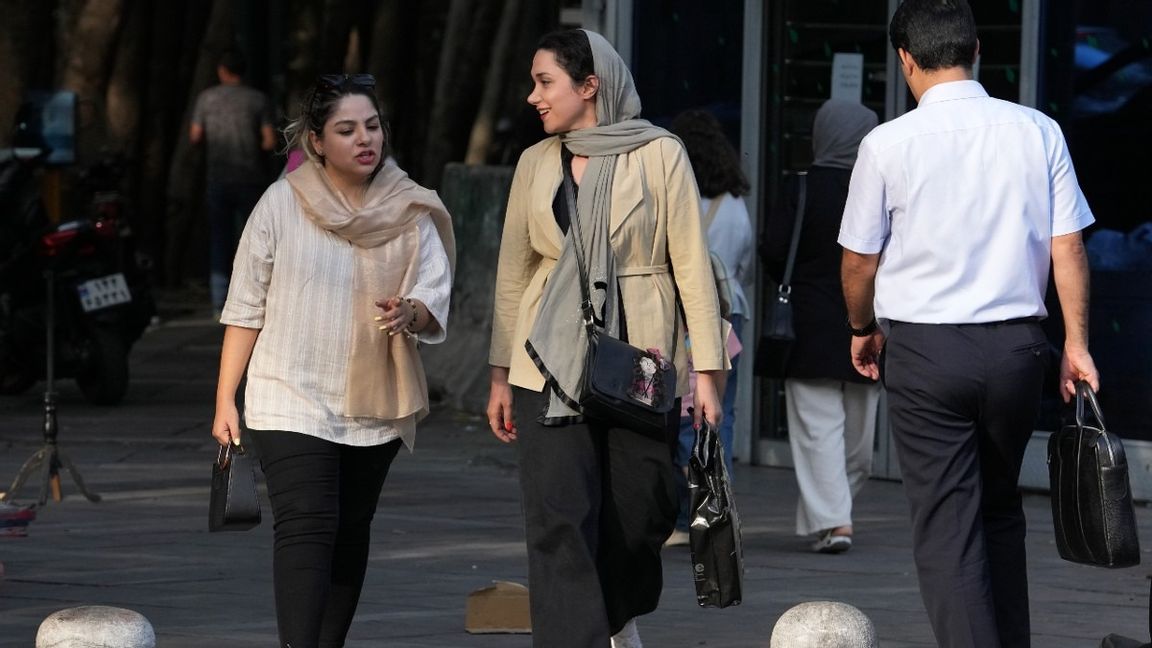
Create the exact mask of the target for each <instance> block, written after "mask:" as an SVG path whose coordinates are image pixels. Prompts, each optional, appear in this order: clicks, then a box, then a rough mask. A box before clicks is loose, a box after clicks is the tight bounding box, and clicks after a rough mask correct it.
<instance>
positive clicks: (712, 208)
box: [700, 194, 724, 233]
mask: <svg viewBox="0 0 1152 648" xmlns="http://www.w3.org/2000/svg"><path fill="white" fill-rule="evenodd" d="M723 201H724V194H720V195H719V196H716V197H715V198H713V199H712V200H711V202H709V203H708V211H706V212H704V219H703V220H701V221H700V222H701V224H702V225H703V226H704V232H705V233H707V232H708V228H709V227H712V221H714V220H716V211H717V210H719V209H720V203H721V202H723Z"/></svg>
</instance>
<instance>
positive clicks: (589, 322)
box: [560, 164, 680, 363]
mask: <svg viewBox="0 0 1152 648" xmlns="http://www.w3.org/2000/svg"><path fill="white" fill-rule="evenodd" d="M560 166H561V167H563V169H564V194H565V199H566V201H567V203H568V227H569V228H570V229H571V230H572V245H573V247H575V248H576V267H577V268H579V270H580V312H581V313H583V315H584V327H585V328H586V329H587V330H588V340H589V343H591V340H592V332H593V330H594V328H595V327H596V313H595V311H593V310H592V296H591V294H589V292H588V267H587V266H586V265H585V263H584V238H583V237H582V236H581V235H580V216H579V214H578V213H577V209H576V181H575V180H574V179H573V178H572V167H571V165H570V164H561V165H560ZM609 245H611V243H609ZM673 276H675V275H673ZM672 283H673V287H675V283H676V282H675V279H673V282H672ZM676 301H677V303H679V302H680V291H679V290H678V289H677V291H676ZM672 326H673V328H672V353H671V357H669V358H668V362H669V363H674V362H675V358H676V351H677V350H679V348H680V318H679V317H677V316H676V315H673V325H672Z"/></svg>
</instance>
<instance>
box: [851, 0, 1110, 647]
mask: <svg viewBox="0 0 1152 648" xmlns="http://www.w3.org/2000/svg"><path fill="white" fill-rule="evenodd" d="M889 36H890V38H891V40H892V46H893V47H894V48H895V49H896V51H897V54H898V56H899V58H900V67H901V70H902V71H903V74H904V79H905V81H906V82H907V83H908V87H909V89H910V90H911V91H912V94H913V95H914V96H915V98H916V100H917V102H918V107H917V108H916V109H915V110H913V111H911V112H909V113H907V114H906V115H903V116H901V117H899V118H897V119H895V120H893V121H891V122H889V123H887V124H883V125H881V126H879V127H877V128H876V129H875V130H873V131H872V132H871V133H870V134H869V135H868V136H867V137H866V138H865V139H864V141H863V142H862V143H861V145H860V152H859V157H858V159H857V162H856V165H855V167H854V169H853V173H852V181H851V185H850V189H849V194H848V202H847V205H846V207H845V210H844V218H843V221H842V224H841V230H840V237H839V242H840V244H841V245H842V246H843V247H844V259H843V265H842V270H841V273H842V279H843V283H844V296H845V300H846V302H847V306H848V319H849V323H848V326H849V327H850V328H851V329H852V334H853V336H854V338H853V342H852V362H853V365H854V366H855V367H856V369H857V371H859V372H860V373H861V374H863V375H865V376H868V377H870V378H872V379H873V380H878V379H879V378H880V374H881V371H880V369H881V364H880V363H881V362H883V374H884V375H883V377H884V383H885V386H886V388H887V390H888V403H889V408H890V413H889V414H890V416H889V418H890V421H891V424H892V433H893V438H894V440H895V442H896V446H897V450H898V453H899V457H900V467H901V471H902V474H903V478H904V483H905V491H906V493H907V496H908V500H909V505H910V510H911V515H912V529H913V546H914V552H915V560H916V566H917V572H918V575H919V579H920V591H921V596H922V598H923V600H924V605H925V607H926V608H927V610H928V614H929V617H930V619H931V622H932V628H933V631H934V633H935V634H936V639H937V642H938V643H939V645H940V646H944V647H946V648H953V647H960V646H963V647H970V648H997V647H1001V648H1008V647H1013V648H1015V647H1020V646H1025V647H1026V646H1029V645H1030V639H1029V635H1030V627H1029V619H1028V579H1027V570H1026V566H1025V548H1024V535H1025V531H1026V526H1025V520H1024V512H1023V509H1022V506H1021V500H1020V494H1019V491H1018V488H1017V479H1018V477H1019V473H1020V464H1021V462H1022V461H1023V456H1024V449H1025V446H1026V445H1027V442H1028V437H1029V436H1030V435H1031V432H1032V425H1033V422H1034V419H1035V415H1036V409H1037V406H1038V404H1039V399H1040V390H1041V383H1042V380H1043V376H1044V372H1045V368H1046V365H1047V362H1048V352H1047V349H1048V341H1047V339H1046V338H1045V336H1044V333H1043V332H1042V331H1041V330H1040V326H1039V324H1038V323H1037V322H1038V320H1040V319H1041V318H1043V317H1045V316H1046V315H1047V311H1046V310H1045V307H1044V293H1045V289H1046V287H1047V281H1048V272H1049V268H1051V270H1052V271H1053V275H1054V278H1055V283H1056V289H1057V293H1058V295H1059V297H1060V302H1061V309H1062V311H1063V315H1064V325H1065V329H1066V338H1065V342H1064V355H1063V359H1062V361H1061V366H1060V390H1061V392H1062V394H1063V397H1064V399H1065V400H1068V399H1069V398H1070V396H1071V394H1072V393H1074V391H1073V389H1074V388H1073V383H1074V381H1076V380H1086V381H1087V382H1088V383H1089V384H1090V385H1091V386H1092V389H1094V390H1095V389H1097V388H1098V387H1099V378H1098V375H1097V372H1096V368H1095V365H1094V364H1093V362H1092V357H1091V356H1090V355H1089V353H1088V265H1087V259H1086V256H1085V253H1084V246H1083V242H1082V240H1081V236H1080V230H1082V229H1083V228H1085V227H1087V226H1088V225H1090V224H1091V223H1092V222H1093V220H1094V219H1093V216H1092V212H1091V211H1090V210H1089V208H1088V205H1087V202H1086V201H1085V199H1084V196H1083V194H1082V193H1081V192H1080V188H1079V186H1078V185H1077V183H1076V175H1075V172H1074V170H1073V168H1072V162H1071V160H1070V159H1069V157H1068V152H1067V148H1066V145H1065V142H1064V137H1063V135H1062V134H1061V132H1060V129H1059V127H1058V126H1057V125H1056V124H1055V122H1053V121H1052V120H1051V119H1049V118H1047V117H1046V116H1044V115H1043V114H1041V113H1039V112H1037V111H1035V110H1031V109H1029V108H1024V107H1022V106H1018V105H1016V104H1012V103H1008V102H1005V101H1000V100H997V99H992V98H990V97H988V95H987V93H986V92H985V91H984V88H983V87H982V86H981V85H980V84H979V83H977V82H975V81H973V80H972V64H973V62H974V61H975V58H976V55H977V52H978V50H979V42H978V41H977V39H976V26H975V21H974V20H973V18H972V12H971V10H970V9H969V7H968V5H967V4H966V3H965V2H964V0H905V1H904V2H903V3H902V4H901V5H900V7H899V8H898V9H897V10H896V13H895V15H894V16H893V17H892V22H891V25H890V27H889ZM877 320H880V321H881V322H882V323H883V324H884V326H883V327H882V328H881V327H878V325H877ZM881 350H883V351H884V356H883V358H881V356H880V352H881Z"/></svg>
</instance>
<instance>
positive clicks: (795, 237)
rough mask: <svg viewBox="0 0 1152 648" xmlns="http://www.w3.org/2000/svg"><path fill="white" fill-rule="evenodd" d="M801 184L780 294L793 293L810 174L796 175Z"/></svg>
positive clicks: (801, 172)
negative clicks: (793, 280) (794, 269)
mask: <svg viewBox="0 0 1152 648" xmlns="http://www.w3.org/2000/svg"><path fill="white" fill-rule="evenodd" d="M796 177H797V180H798V182H799V183H800V199H799V200H798V201H797V202H796V221H795V222H794V223H793V224H792V244H791V245H789V246H788V261H787V263H785V264H784V277H783V281H781V282H780V292H791V290H792V288H791V284H792V268H793V267H794V266H795V265H796V250H797V248H799V247H800V229H801V227H802V226H803V225H804V210H805V208H807V202H808V172H807V171H800V172H799V173H797V174H796Z"/></svg>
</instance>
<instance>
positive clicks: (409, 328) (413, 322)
mask: <svg viewBox="0 0 1152 648" xmlns="http://www.w3.org/2000/svg"><path fill="white" fill-rule="evenodd" d="M404 301H406V302H408V305H409V306H411V307H412V319H411V320H409V321H408V326H405V327H404V329H405V330H407V331H408V332H409V333H412V334H415V333H416V319H417V312H416V301H415V300H414V299H412V298H411V297H405V298H404Z"/></svg>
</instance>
